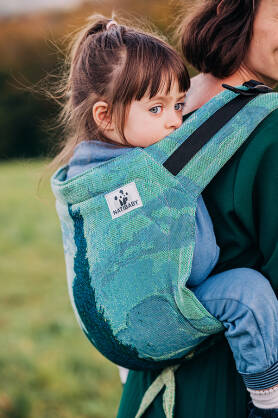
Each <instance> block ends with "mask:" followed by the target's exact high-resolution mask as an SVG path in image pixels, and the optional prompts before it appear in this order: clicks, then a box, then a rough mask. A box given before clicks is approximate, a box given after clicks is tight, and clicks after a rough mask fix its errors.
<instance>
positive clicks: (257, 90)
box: [222, 80, 273, 96]
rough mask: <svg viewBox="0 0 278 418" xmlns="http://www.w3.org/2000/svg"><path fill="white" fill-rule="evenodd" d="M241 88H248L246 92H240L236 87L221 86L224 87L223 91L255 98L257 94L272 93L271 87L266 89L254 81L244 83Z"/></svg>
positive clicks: (263, 85)
mask: <svg viewBox="0 0 278 418" xmlns="http://www.w3.org/2000/svg"><path fill="white" fill-rule="evenodd" d="M243 86H245V87H248V90H241V89H239V88H237V87H234V86H230V85H229V84H222V87H224V88H225V89H227V90H231V91H232V92H234V93H237V94H241V95H243V96H257V95H258V94H264V93H272V92H273V89H272V88H271V87H268V86H266V85H265V84H263V83H261V82H260V81H256V80H249V81H246V82H245V83H243Z"/></svg>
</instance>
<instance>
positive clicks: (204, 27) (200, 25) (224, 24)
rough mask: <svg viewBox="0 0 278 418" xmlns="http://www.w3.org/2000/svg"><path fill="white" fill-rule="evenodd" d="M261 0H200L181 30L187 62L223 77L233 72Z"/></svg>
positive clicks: (247, 38) (242, 57)
mask: <svg viewBox="0 0 278 418" xmlns="http://www.w3.org/2000/svg"><path fill="white" fill-rule="evenodd" d="M196 1H197V0H196ZM260 1H261V0H199V1H197V5H196V8H194V10H193V12H192V13H191V14H189V16H187V17H186V18H185V19H183V20H182V22H181V24H180V25H179V28H178V31H177V34H178V36H179V41H180V43H181V48H182V51H183V54H184V56H185V58H186V60H187V62H188V63H190V64H191V65H192V66H193V67H195V68H196V69H197V70H199V71H200V72H202V73H211V74H212V75H214V76H215V77H217V78H220V79H221V78H224V77H227V76H229V75H231V74H233V73H234V72H235V71H236V70H237V69H238V68H239V67H240V65H241V63H242V62H243V60H244V57H245V55H246V53H247V50H248V47H249V45H250V41H251V38H252V35H253V23H254V17H255V15H256V12H257V9H258V6H259V3H260Z"/></svg>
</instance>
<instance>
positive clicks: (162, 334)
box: [52, 91, 278, 369]
mask: <svg viewBox="0 0 278 418" xmlns="http://www.w3.org/2000/svg"><path fill="white" fill-rule="evenodd" d="M277 96H278V95H277V94H275V93H271V94H267V95H260V96H258V97H256V98H254V99H253V100H252V101H251V102H249V104H248V105H246V106H245V108H244V109H243V110H242V111H241V112H240V114H237V115H236V116H235V117H234V118H233V119H232V120H231V121H230V122H228V123H227V124H226V125H225V126H224V127H223V128H222V129H221V130H220V131H219V132H218V133H217V134H216V135H215V136H214V137H213V138H212V139H211V140H210V141H209V143H208V144H206V145H205V146H204V147H203V148H202V149H201V150H200V151H199V152H198V153H197V154H196V155H195V157H193V158H192V160H191V161H190V162H189V163H188V164H187V165H186V166H185V167H184V169H183V170H181V171H180V173H179V174H178V175H177V176H173V175H172V174H171V173H169V172H168V171H167V170H166V169H165V168H164V167H163V165H162V164H163V162H164V161H165V160H166V159H167V157H168V156H170V155H171V154H172V153H173V152H174V150H175V149H176V148H177V147H178V146H179V145H180V144H181V143H182V142H183V141H186V139H187V138H188V137H189V135H190V134H191V133H192V132H193V131H195V130H196V129H197V128H198V127H199V126H200V125H201V124H202V123H203V122H204V121H205V120H206V119H207V118H209V117H210V116H211V115H212V114H213V113H214V112H215V111H217V110H218V109H219V108H221V107H222V106H223V105H224V104H225V103H227V102H229V101H230V100H231V99H233V98H234V97H235V94H234V93H232V92H230V91H225V92H223V93H221V94H220V95H218V96H217V97H215V98H214V99H213V100H211V101H210V102H209V103H208V104H207V105H205V106H204V107H203V108H202V109H200V110H199V111H198V112H196V113H195V114H194V115H192V117H191V118H190V119H189V120H188V121H187V122H186V123H184V124H183V125H182V126H181V128H179V129H178V130H176V131H175V132H174V133H172V134H171V135H170V136H169V137H166V138H165V139H164V140H162V141H160V142H158V143H156V144H154V145H152V146H150V147H148V148H144V149H142V148H135V149H134V150H132V151H131V152H130V153H128V155H127V154H125V155H122V156H120V157H117V158H114V159H113V160H111V161H109V162H107V163H105V164H102V165H100V166H98V167H96V168H93V169H90V170H87V171H86V172H85V173H83V174H81V175H79V176H76V177H74V178H72V179H70V180H65V177H66V170H67V167H62V168H61V169H59V170H58V171H57V172H56V173H55V174H54V176H53V178H52V188H53V191H54V194H55V196H56V199H57V211H58V215H59V217H60V220H61V225H62V232H63V242H64V250H65V259H66V266H67V276H68V282H69V290H70V296H71V301H72V304H73V308H74V310H75V313H76V316H77V319H78V321H79V323H80V325H81V327H82V329H83V331H84V332H85V334H86V335H87V337H88V339H89V340H90V341H91V342H92V344H93V345H94V346H95V347H96V348H97V349H98V350H99V351H100V352H101V353H103V354H104V355H105V356H106V357H107V358H109V359H110V360H112V361H114V362H115V363H118V364H120V365H122V366H125V367H128V368H133V369H144V368H157V367H162V366H166V365H169V364H174V363H176V362H177V361H179V360H180V359H181V358H184V357H185V356H186V355H187V354H188V353H189V352H191V351H192V349H194V348H195V347H196V346H197V345H199V344H200V343H201V342H202V341H204V340H205V339H206V338H207V337H208V336H210V335H211V334H215V333H217V332H219V331H221V330H223V326H222V324H221V323H220V322H219V321H217V320H216V319H215V318H214V317H212V315H211V314H210V313H209V312H207V311H206V309H205V308H204V307H203V306H202V305H201V303H200V302H199V301H198V300H197V299H196V297H195V296H194V295H193V293H192V292H191V291H190V290H189V289H188V288H187V287H186V282H187V279H188V277H189V275H190V271H191V263H192V256H193V252H194V245H195V242H194V239H195V212H196V207H197V200H198V197H199V196H200V193H201V192H202V191H203V189H204V188H205V186H206V185H207V184H208V183H209V182H210V181H211V179H212V178H213V177H214V176H215V175H216V174H217V172H218V171H219V170H220V169H221V168H222V167H223V165H224V164H225V163H226V162H227V161H228V160H229V159H230V158H231V156H232V155H233V154H234V153H235V152H236V150H237V149H238V148H239V147H240V146H241V145H242V143H243V142H244V141H245V140H246V138H247V137H248V136H249V135H250V133H251V132H252V131H253V130H254V129H255V127H256V125H257V124H258V123H259V121H260V120H263V119H264V118H265V117H266V116H267V115H268V114H269V113H270V112H272V111H273V110H274V109H275V108H276V107H277V103H278V100H277ZM132 196H133V198H131V197H132ZM115 200H116V203H117V204H118V202H120V204H119V206H118V207H117V206H115ZM111 205H112V209H111ZM113 205H114V206H113ZM113 208H114V209H113ZM115 208H116V209H115Z"/></svg>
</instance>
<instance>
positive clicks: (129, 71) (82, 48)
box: [50, 15, 190, 169]
mask: <svg viewBox="0 0 278 418" xmlns="http://www.w3.org/2000/svg"><path fill="white" fill-rule="evenodd" d="M110 21H111V19H108V18H106V17H104V16H100V15H93V16H91V17H90V18H89V23H88V25H86V26H85V27H84V28H83V29H81V30H80V31H78V33H77V36H76V37H75V38H74V39H73V41H72V43H71V45H70V48H69V58H68V69H67V70H66V72H65V75H64V79H63V81H62V83H61V85H60V87H59V89H58V90H57V92H56V96H57V97H58V98H59V99H60V102H61V106H62V110H61V113H60V118H59V121H60V125H61V126H62V127H63V128H64V131H65V137H64V140H63V141H61V143H60V152H59V153H58V155H57V156H56V157H55V159H54V160H53V162H52V163H51V164H50V166H51V168H53V169H54V168H56V167H58V166H60V165H62V164H65V163H67V162H68V160H69V158H70V157H71V155H72V154H73V150H74V148H75V147H76V145H77V144H78V143H79V142H80V141H83V140H85V139H86V140H91V139H96V138H97V139H101V140H103V141H107V142H111V141H110V140H109V139H108V138H105V136H104V135H103V134H102V132H101V129H100V128H98V126H97V125H96V123H95V121H94V119H93V114H92V109H93V105H94V103H96V102H97V101H99V100H104V101H106V102H107V103H108V115H109V118H110V120H111V119H112V117H113V120H114V121H115V124H116V127H117V130H118V132H119V134H120V135H121V137H122V138H123V140H125V138H124V123H125V119H126V115H127V111H128V109H129V105H130V104H131V102H132V100H140V99H141V98H142V97H143V96H144V95H145V94H148V95H149V97H150V98H152V97H153V96H155V95H156V94H157V93H158V91H160V90H161V89H165V91H166V92H167V91H169V90H170V88H171V84H172V82H173V81H177V83H178V86H179V89H180V91H181V92H184V91H186V90H188V88H189V85H190V80H189V75H188V72H187V70H186V67H185V63H184V61H183V59H182V58H181V57H180V56H179V55H178V53H177V52H176V51H175V50H174V49H173V48H172V47H171V46H169V45H168V44H167V43H166V42H165V41H163V40H162V39H160V38H159V37H157V36H156V35H153V34H150V33H145V32H143V31H140V30H135V29H133V28H130V27H127V26H125V25H120V24H113V25H108V26H107V24H108V23H109V22H110ZM125 142H126V141H125Z"/></svg>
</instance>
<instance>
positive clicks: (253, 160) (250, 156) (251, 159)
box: [236, 109, 278, 178]
mask: <svg viewBox="0 0 278 418" xmlns="http://www.w3.org/2000/svg"><path fill="white" fill-rule="evenodd" d="M236 159H237V160H238V161H236V163H237V164H238V167H237V170H236V171H237V177H238V178H241V177H242V176H244V177H246V176H248V175H249V176H252V177H255V176H256V173H257V171H258V170H259V169H260V167H261V165H262V164H264V165H265V164H271V165H275V167H276V166H278V165H277V159H278V109H276V110H275V111H273V112H272V113H271V114H270V115H269V116H267V117H266V118H265V119H264V120H263V121H262V122H261V123H260V124H259V125H258V126H257V128H256V129H255V130H254V131H253V133H252V134H251V135H250V137H249V138H248V139H247V141H246V143H245V144H244V145H243V146H242V148H241V149H240V152H239V155H238V157H237V158H236ZM274 163H275V164H274ZM275 167H274V166H273V167H272V168H273V169H274V168H275Z"/></svg>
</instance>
